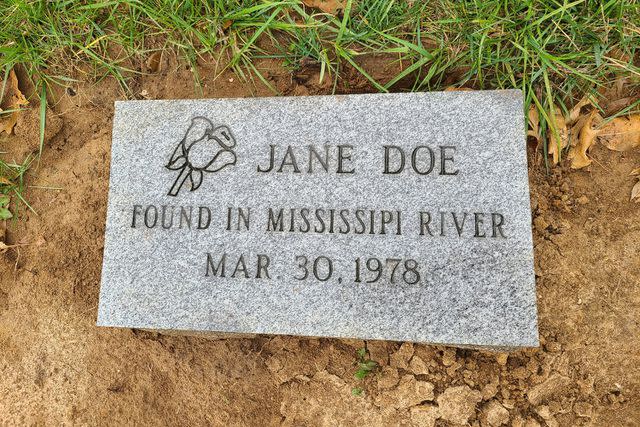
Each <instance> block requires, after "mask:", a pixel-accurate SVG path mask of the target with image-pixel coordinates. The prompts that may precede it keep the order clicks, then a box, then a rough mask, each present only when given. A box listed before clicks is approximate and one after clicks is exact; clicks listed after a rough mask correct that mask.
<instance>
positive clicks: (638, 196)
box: [630, 179, 640, 203]
mask: <svg viewBox="0 0 640 427" xmlns="http://www.w3.org/2000/svg"><path fill="white" fill-rule="evenodd" d="M630 200H631V201H632V202H633V201H635V202H636V203H640V179H639V180H638V182H636V185H634V186H633V188H632V189H631V199H630Z"/></svg>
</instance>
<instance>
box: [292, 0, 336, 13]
mask: <svg viewBox="0 0 640 427" xmlns="http://www.w3.org/2000/svg"><path fill="white" fill-rule="evenodd" d="M302 3H304V4H305V6H309V7H315V8H317V9H320V10H321V11H323V12H325V13H331V14H335V13H336V12H337V11H338V10H340V9H344V7H345V3H346V1H345V0H342V1H341V0H302Z"/></svg>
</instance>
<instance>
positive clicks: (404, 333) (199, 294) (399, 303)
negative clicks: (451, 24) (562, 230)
mask: <svg viewBox="0 0 640 427" xmlns="http://www.w3.org/2000/svg"><path fill="white" fill-rule="evenodd" d="M525 145H526V143H525V125H524V118H523V103H522V95H521V92H520V91H516V90H506V91H478V92H435V93H407V94H379V95H377V94H376V95H346V96H320V97H279V98H252V99H210V100H181V101H126V102H117V103H116V106H115V116H114V124H113V144H112V149H111V176H110V188H109V202H108V212H107V225H106V236H105V246H104V265H103V269H102V285H101V291H100V306H99V313H98V325H100V326H115V327H126V328H143V329H153V330H160V331H181V332H185V331H186V332H194V333H195V332H198V333H201V332H216V333H240V334H247V333H249V334H262V333H264V334H291V335H301V336H315V337H346V338H360V339H373V340H378V339H379V340H397V341H413V342H425V343H438V344H450V345H457V346H469V347H500V348H514V347H522V346H537V345H538V333H537V319H536V294H535V280H534V272H533V249H532V238H531V211H530V206H529V187H528V179H527V157H526V147H525Z"/></svg>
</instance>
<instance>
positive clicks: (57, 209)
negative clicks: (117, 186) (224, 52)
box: [0, 59, 640, 426]
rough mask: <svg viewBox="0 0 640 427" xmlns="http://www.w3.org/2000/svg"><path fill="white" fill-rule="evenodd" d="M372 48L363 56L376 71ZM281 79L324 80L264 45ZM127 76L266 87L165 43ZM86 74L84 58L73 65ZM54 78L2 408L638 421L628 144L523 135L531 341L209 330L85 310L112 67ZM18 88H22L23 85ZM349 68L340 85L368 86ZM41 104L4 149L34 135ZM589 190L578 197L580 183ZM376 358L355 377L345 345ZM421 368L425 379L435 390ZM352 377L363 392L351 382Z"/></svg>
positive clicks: (287, 82) (247, 92)
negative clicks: (552, 146) (501, 347)
mask: <svg viewBox="0 0 640 427" xmlns="http://www.w3.org/2000/svg"><path fill="white" fill-rule="evenodd" d="M385 64H387V62H385V61H383V60H375V59H374V60H371V63H370V64H365V65H366V66H367V67H369V69H371V71H372V72H374V71H375V72H379V73H385ZM258 67H260V68H261V69H263V70H264V72H265V75H266V76H267V77H268V79H269V81H270V82H271V84H272V85H273V86H274V87H275V88H277V89H278V90H279V91H280V92H281V93H284V94H292V95H307V94H320V93H329V92H330V91H331V88H332V83H331V82H329V81H326V82H325V83H323V84H318V71H317V70H315V69H313V68H311V69H306V70H304V71H301V72H298V73H293V74H291V73H289V72H288V71H286V70H283V69H282V68H280V67H279V66H277V65H275V64H272V63H261V64H258ZM162 69H163V70H162V71H161V72H160V73H159V74H155V75H150V76H144V77H140V78H138V79H136V80H135V81H134V84H133V85H132V88H133V90H134V92H135V94H136V95H137V96H145V97H148V98H150V99H159V98H189V97H198V96H203V97H231V96H267V95H270V94H271V93H270V91H269V90H268V89H267V88H266V87H265V86H264V85H262V84H261V83H260V82H259V81H258V80H256V83H255V86H254V84H253V83H251V82H245V81H243V80H241V79H240V78H239V77H237V76H235V75H233V74H231V73H229V72H224V73H223V74H222V75H220V76H219V77H218V78H217V79H215V81H214V79H213V76H214V73H215V67H214V66H212V65H207V64H202V67H201V69H200V75H201V77H202V78H203V93H202V94H198V93H197V92H196V91H195V90H194V85H193V79H192V73H191V72H190V71H189V70H188V69H187V68H186V67H184V66H178V65H176V64H175V63H174V61H168V62H167V63H166V64H163V67H162ZM78 77H80V78H81V77H82V76H78ZM73 89H74V90H73V91H63V90H58V91H57V92H56V94H55V96H52V97H51V99H50V101H51V103H52V108H51V110H50V111H49V122H48V123H47V129H48V130H47V138H46V140H47V141H46V144H45V148H44V151H43V154H42V158H41V160H40V165H39V167H34V168H33V169H32V170H31V172H30V174H29V176H28V182H29V183H30V184H31V185H34V186H49V187H61V188H62V189H61V190H52V189H43V188H30V189H29V190H28V191H27V193H26V196H27V198H28V200H29V201H30V202H31V204H32V205H33V207H34V209H35V210H36V211H37V212H38V214H37V215H35V214H33V213H30V212H28V213H24V214H23V217H22V220H21V221H19V222H17V223H15V224H14V223H11V224H8V230H7V236H6V241H7V243H11V244H16V243H21V244H25V246H20V247H19V248H18V249H17V250H10V251H7V252H6V253H4V254H3V255H0V396H2V399H0V424H1V425H5V424H6V425H17V424H21V425H22V424H29V425H60V424H67V425H72V424H78V425H107V424H109V425H139V424H152V425H156V424H157V425H224V426H226V425H255V426H262V425H277V424H285V425H296V426H297V425H330V426H333V425H398V424H402V425H412V424H413V425H426V426H428V425H434V422H435V425H449V424H451V423H452V422H459V423H462V424H468V425H482V426H485V425H499V424H500V423H502V422H504V423H506V425H512V426H536V425H545V424H546V425H549V426H555V425H561V426H574V425H578V426H579V425H592V426H622V425H626V426H632V425H639V424H640V368H639V366H640V327H639V322H640V320H639V319H640V317H639V315H640V205H638V204H633V203H631V202H629V193H630V189H631V187H632V185H633V182H632V180H631V178H630V177H629V176H628V174H629V172H630V171H631V170H632V169H633V168H634V167H637V166H639V165H640V152H635V153H626V154H621V153H614V152H610V151H607V150H606V149H604V148H601V147H595V148H594V150H593V151H592V157H593V158H594V159H595V160H596V161H594V164H593V165H592V166H591V167H590V168H589V169H588V170H582V171H577V172H576V171H570V170H568V169H565V168H556V169H555V170H554V171H553V172H552V173H551V174H549V175H547V174H546V173H545V171H544V168H543V167H540V166H539V165H538V164H537V163H538V161H537V160H539V159H537V160H536V155H535V153H534V151H533V150H532V151H531V153H530V159H531V164H532V165H531V167H530V176H531V192H532V194H531V199H532V211H533V217H534V218H535V221H534V223H535V231H534V238H535V258H536V275H537V289H538V307H539V314H540V335H541V340H542V343H543V345H542V347H541V348H539V349H533V350H526V351H517V352H513V353H509V354H495V353H488V352H482V351H472V350H460V349H458V350H456V349H452V348H445V347H435V346H428V345H411V344H402V345H401V343H394V342H366V343H365V342H362V341H356V340H354V341H347V340H336V339H300V338H292V337H273V336H260V337H256V338H251V339H225V340H210V339H206V338H198V337H195V338H194V337H182V336H164V335H157V334H154V333H149V332H140V331H132V330H121V329H107V328H98V327H96V326H95V320H96V312H97V304H98V292H99V285H100V268H101V261H102V245H103V234H104V224H105V210H106V202H107V178H108V173H109V149H110V132H111V119H112V114H113V101H114V100H116V99H122V98H123V97H124V95H123V94H122V92H121V90H120V88H119V86H118V84H117V83H115V82H114V81H113V80H111V79H104V80H102V81H101V82H99V83H83V84H78V85H76V86H74V88H73ZM28 90H29V88H25V91H27V92H28ZM371 90H372V89H371V87H370V86H369V85H368V84H367V82H366V81H365V80H363V79H362V78H360V77H358V76H357V75H356V74H355V73H353V74H351V73H350V72H347V73H346V78H345V79H344V80H342V81H341V82H340V84H339V85H338V91H339V92H343V93H345V92H364V91H371ZM35 110H37V105H36V108H34V111H31V112H28V113H24V114H23V115H22V117H21V119H20V122H19V124H18V126H17V128H16V135H15V136H10V137H7V136H3V137H0V151H8V153H7V154H4V155H3V156H4V157H5V158H7V159H11V158H12V157H15V158H16V159H17V160H20V159H21V156H22V155H23V154H24V153H26V152H30V151H32V150H33V149H34V148H35V147H36V146H37V139H38V138H37V129H38V127H37V112H36V111H35ZM583 196H584V197H583ZM365 345H366V346H367V348H368V350H369V353H370V357H371V358H372V359H373V360H375V361H377V362H378V363H379V364H380V366H381V368H380V369H379V370H378V371H377V372H375V373H373V374H371V375H370V376H369V377H367V378H366V379H365V380H364V381H363V382H359V381H357V380H356V379H354V377H353V374H354V372H355V367H354V363H355V361H356V349H358V348H359V347H362V346H365ZM431 385H433V391H431ZM357 386H360V387H362V388H363V389H364V392H363V395H362V396H353V395H352V394H351V389H352V388H353V387H357Z"/></svg>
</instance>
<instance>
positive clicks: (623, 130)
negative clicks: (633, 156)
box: [598, 114, 640, 151]
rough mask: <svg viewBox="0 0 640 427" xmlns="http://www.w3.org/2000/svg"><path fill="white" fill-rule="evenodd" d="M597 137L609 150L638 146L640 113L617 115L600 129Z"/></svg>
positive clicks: (624, 149) (639, 140)
mask: <svg viewBox="0 0 640 427" xmlns="http://www.w3.org/2000/svg"><path fill="white" fill-rule="evenodd" d="M598 137H599V138H600V139H601V140H602V142H603V143H604V144H605V145H606V146H607V148H609V149H610V150H615V151H627V150H630V149H632V148H634V147H640V114H634V115H631V116H626V117H617V118H615V119H613V120H611V121H610V122H609V123H607V124H606V125H604V126H603V127H602V128H601V129H600V133H599V135H598Z"/></svg>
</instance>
